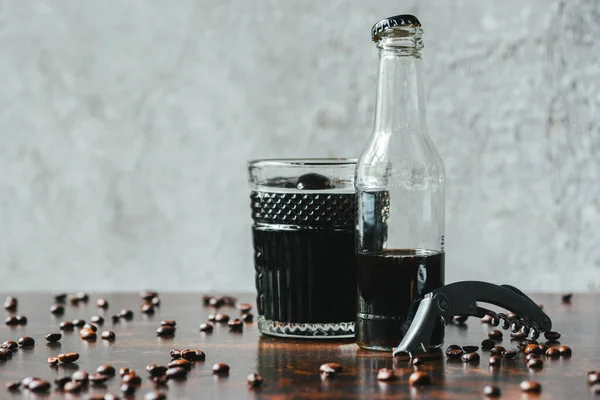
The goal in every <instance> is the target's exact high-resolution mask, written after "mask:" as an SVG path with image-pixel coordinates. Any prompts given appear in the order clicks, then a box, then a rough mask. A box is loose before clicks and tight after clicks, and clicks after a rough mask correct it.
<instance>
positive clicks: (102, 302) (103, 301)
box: [96, 298, 108, 310]
mask: <svg viewBox="0 0 600 400" xmlns="http://www.w3.org/2000/svg"><path fill="white" fill-rule="evenodd" d="M96 307H98V308H102V309H104V310H106V309H107V308H108V300H106V299H103V298H100V299H98V300H96Z"/></svg>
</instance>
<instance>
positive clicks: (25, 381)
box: [21, 376, 70, 388]
mask: <svg viewBox="0 0 600 400" xmlns="http://www.w3.org/2000/svg"><path fill="white" fill-rule="evenodd" d="M39 380H40V378H37V377H35V376H26V377H25V378H23V379H22V380H21V385H22V386H23V387H24V388H26V387H27V386H29V384H30V383H31V382H33V381H39ZM69 380H70V379H69Z"/></svg>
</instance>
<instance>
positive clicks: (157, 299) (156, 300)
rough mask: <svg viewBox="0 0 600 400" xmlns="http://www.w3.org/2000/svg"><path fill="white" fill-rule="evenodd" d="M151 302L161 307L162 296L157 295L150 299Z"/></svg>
mask: <svg viewBox="0 0 600 400" xmlns="http://www.w3.org/2000/svg"><path fill="white" fill-rule="evenodd" d="M150 304H152V305H153V306H154V307H160V298H158V297H155V298H153V299H152V300H151V301H150Z"/></svg>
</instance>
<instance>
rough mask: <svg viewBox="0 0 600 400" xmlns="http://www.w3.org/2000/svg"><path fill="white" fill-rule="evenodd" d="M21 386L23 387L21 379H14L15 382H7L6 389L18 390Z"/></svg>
mask: <svg viewBox="0 0 600 400" xmlns="http://www.w3.org/2000/svg"><path fill="white" fill-rule="evenodd" d="M20 388H21V381H13V382H8V383H7V384H6V389H7V390H9V391H11V392H14V391H17V390H19V389H20Z"/></svg>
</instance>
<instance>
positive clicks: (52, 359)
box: [48, 357, 58, 365]
mask: <svg viewBox="0 0 600 400" xmlns="http://www.w3.org/2000/svg"><path fill="white" fill-rule="evenodd" d="M48 364H50V365H57V364H58V358H56V357H48Z"/></svg>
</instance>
